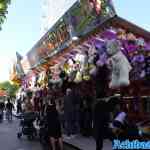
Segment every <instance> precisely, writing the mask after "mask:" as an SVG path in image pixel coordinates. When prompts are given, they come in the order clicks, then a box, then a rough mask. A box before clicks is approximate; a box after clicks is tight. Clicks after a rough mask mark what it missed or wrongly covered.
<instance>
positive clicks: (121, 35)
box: [117, 28, 127, 40]
mask: <svg viewBox="0 0 150 150" xmlns="http://www.w3.org/2000/svg"><path fill="white" fill-rule="evenodd" d="M117 37H118V39H119V40H126V39H127V35H126V31H125V30H124V29H121V28H120V29H118V31H117Z"/></svg>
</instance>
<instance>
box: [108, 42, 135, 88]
mask: <svg viewBox="0 0 150 150" xmlns="http://www.w3.org/2000/svg"><path fill="white" fill-rule="evenodd" d="M107 53H108V54H109V55H110V56H111V57H110V58H109V65H110V68H111V70H112V74H111V82H110V84H109V87H110V88H118V87H122V86H128V85H129V72H130V71H131V68H132V67H131V65H130V64H129V62H128V60H127V58H126V57H125V55H123V53H122V52H121V50H120V43H119V42H118V41H115V40H111V41H108V43H107Z"/></svg>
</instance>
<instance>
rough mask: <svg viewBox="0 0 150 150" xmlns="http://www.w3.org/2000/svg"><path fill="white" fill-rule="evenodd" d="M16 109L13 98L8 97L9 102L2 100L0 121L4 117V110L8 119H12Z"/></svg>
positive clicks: (0, 103)
mask: <svg viewBox="0 0 150 150" xmlns="http://www.w3.org/2000/svg"><path fill="white" fill-rule="evenodd" d="M13 110H14V104H13V103H12V102H11V98H7V103H5V102H4V101H1V102H0V121H1V122H2V121H3V119H4V111H5V112H6V113H5V114H6V117H5V118H6V119H7V120H8V121H12V115H13Z"/></svg>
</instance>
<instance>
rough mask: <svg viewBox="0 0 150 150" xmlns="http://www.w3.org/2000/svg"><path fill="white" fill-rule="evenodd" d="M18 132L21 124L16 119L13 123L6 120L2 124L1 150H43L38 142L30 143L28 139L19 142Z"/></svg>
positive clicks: (0, 127)
mask: <svg viewBox="0 0 150 150" xmlns="http://www.w3.org/2000/svg"><path fill="white" fill-rule="evenodd" d="M18 130H19V122H18V121H17V120H16V119H15V120H14V121H13V122H11V123H8V121H6V120H5V121H3V123H1V124H0V149H1V150H42V148H41V146H40V144H39V143H38V142H36V141H28V140H27V138H26V137H23V138H22V139H21V140H19V139H18V138H17V131H18Z"/></svg>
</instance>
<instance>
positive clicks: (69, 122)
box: [64, 88, 75, 139]
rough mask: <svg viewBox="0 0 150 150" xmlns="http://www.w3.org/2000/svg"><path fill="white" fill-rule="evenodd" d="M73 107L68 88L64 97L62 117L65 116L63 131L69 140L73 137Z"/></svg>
mask: <svg viewBox="0 0 150 150" xmlns="http://www.w3.org/2000/svg"><path fill="white" fill-rule="evenodd" d="M74 110H75V109H74V105H73V93H72V90H71V89H70V88H68V89H67V90H66V95H65V97H64V115H65V126H66V127H65V129H66V134H67V138H68V139H70V138H71V137H73V135H74V125H75V112H74Z"/></svg>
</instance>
